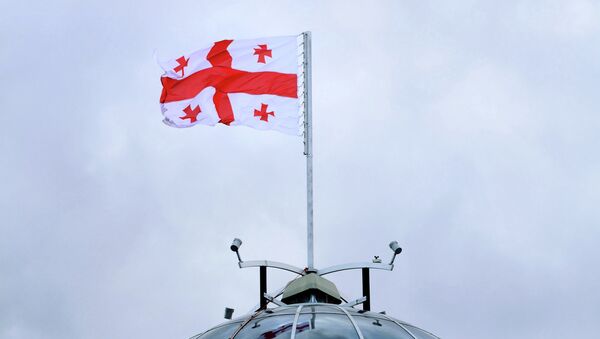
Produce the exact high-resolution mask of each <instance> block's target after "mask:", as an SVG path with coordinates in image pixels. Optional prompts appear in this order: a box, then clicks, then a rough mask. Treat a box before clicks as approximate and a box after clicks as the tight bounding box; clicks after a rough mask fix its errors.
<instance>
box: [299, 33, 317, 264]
mask: <svg viewBox="0 0 600 339" xmlns="http://www.w3.org/2000/svg"><path fill="white" fill-rule="evenodd" d="M302 35H303V42H304V44H303V46H304V155H306V244H307V251H306V254H307V264H308V268H309V269H314V255H313V253H314V243H313V240H314V236H313V162H312V157H313V154H312V88H311V87H312V86H311V80H312V65H311V34H310V31H308V32H304V33H302Z"/></svg>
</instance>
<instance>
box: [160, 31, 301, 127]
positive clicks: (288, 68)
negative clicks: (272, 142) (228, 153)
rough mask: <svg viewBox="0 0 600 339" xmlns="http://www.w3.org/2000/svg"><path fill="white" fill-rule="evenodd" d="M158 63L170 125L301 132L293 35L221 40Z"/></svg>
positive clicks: (164, 112) (166, 121) (295, 43)
mask: <svg viewBox="0 0 600 339" xmlns="http://www.w3.org/2000/svg"><path fill="white" fill-rule="evenodd" d="M159 64H160V66H161V67H162V69H163V70H164V71H165V73H164V74H163V75H162V77H161V82H162V85H163V90H162V94H161V96H160V104H161V109H162V113H163V116H164V120H163V121H164V122H165V123H166V124H167V125H169V126H173V127H190V126H194V125H197V124H202V125H209V126H214V125H216V124H217V123H222V124H225V125H228V126H236V125H243V126H249V127H253V128H256V129H261V130H271V129H272V130H277V131H280V132H283V133H287V134H293V135H299V134H300V126H301V125H300V103H299V100H298V73H299V66H298V42H297V37H296V36H286V37H271V38H262V39H252V40H222V41H218V42H215V43H214V44H213V45H212V46H210V47H208V48H205V49H201V50H198V51H196V52H193V53H190V54H185V55H178V56H176V57H175V58H174V59H172V60H169V61H165V62H160V61H159Z"/></svg>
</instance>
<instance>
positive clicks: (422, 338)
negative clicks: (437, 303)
mask: <svg viewBox="0 0 600 339" xmlns="http://www.w3.org/2000/svg"><path fill="white" fill-rule="evenodd" d="M403 325H404V326H405V327H406V328H408V330H409V331H410V332H411V333H412V334H414V335H415V337H417V338H418V339H438V338H437V337H436V336H434V335H433V334H431V333H429V332H425V331H423V330H422V329H420V328H417V327H414V326H410V325H406V324H403Z"/></svg>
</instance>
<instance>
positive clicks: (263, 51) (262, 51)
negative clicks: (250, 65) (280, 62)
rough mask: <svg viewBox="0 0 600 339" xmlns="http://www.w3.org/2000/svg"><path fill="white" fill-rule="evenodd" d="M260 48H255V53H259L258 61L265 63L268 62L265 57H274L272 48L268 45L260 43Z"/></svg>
mask: <svg viewBox="0 0 600 339" xmlns="http://www.w3.org/2000/svg"><path fill="white" fill-rule="evenodd" d="M258 47H259V48H255V49H254V55H258V60H257V61H256V62H260V63H263V64H266V63H267V61H266V60H265V57H269V58H272V56H271V50H270V49H267V45H266V44H264V45H258Z"/></svg>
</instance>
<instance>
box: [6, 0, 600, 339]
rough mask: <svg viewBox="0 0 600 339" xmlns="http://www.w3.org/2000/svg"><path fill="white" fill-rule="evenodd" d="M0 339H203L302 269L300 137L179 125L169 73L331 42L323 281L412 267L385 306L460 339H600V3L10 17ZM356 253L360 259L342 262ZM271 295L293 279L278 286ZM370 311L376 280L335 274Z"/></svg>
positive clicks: (324, 120)
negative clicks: (170, 110)
mask: <svg viewBox="0 0 600 339" xmlns="http://www.w3.org/2000/svg"><path fill="white" fill-rule="evenodd" d="M0 13H2V14H0V28H1V29H0V37H1V40H2V41H4V42H5V43H4V47H3V48H2V49H0V61H1V62H0V65H2V66H0V67H1V71H2V74H3V77H2V79H3V81H2V85H1V89H2V90H1V91H0V101H1V102H2V104H3V111H4V114H2V115H0V154H1V156H2V166H0V175H1V177H2V178H3V179H4V180H3V184H2V186H1V187H2V189H1V190H0V215H1V219H0V220H2V221H1V222H0V337H2V338H11V339H17V338H61V339H64V338H133V337H138V336H144V337H146V338H186V337H189V336H191V335H192V334H195V333H198V332H200V331H203V330H205V329H207V328H209V327H211V326H213V325H214V324H216V323H218V322H220V321H222V318H221V317H222V310H223V307H225V306H230V307H235V308H236V314H238V315H239V314H240V313H241V312H244V311H246V310H249V309H250V308H251V307H252V306H253V305H254V304H255V303H256V300H255V299H256V298H255V295H256V290H257V287H258V286H257V285H258V282H257V279H256V278H257V277H256V276H257V272H254V271H252V270H239V269H237V268H236V265H235V261H234V260H235V258H234V256H233V254H232V253H230V251H229V250H228V249H227V246H228V243H229V241H230V240H231V238H232V237H234V236H239V237H241V238H242V239H244V243H245V244H244V247H243V253H242V254H243V256H244V257H245V258H248V259H251V258H257V259H258V258H270V259H275V260H279V261H284V262H290V263H293V264H296V265H303V263H304V261H305V246H304V241H305V239H304V238H305V233H304V227H305V226H304V220H305V211H304V204H305V202H304V185H305V184H304V159H303V157H302V143H301V140H299V139H297V138H293V137H289V136H285V135H280V134H278V133H268V132H264V133H263V132H258V131H255V130H251V129H246V128H226V127H223V126H217V127H215V128H208V127H206V128H205V127H202V126H199V127H195V128H192V129H186V130H176V129H171V128H167V127H166V126H164V125H163V124H162V123H161V122H160V121H161V115H160V109H159V107H158V104H157V101H158V96H159V93H160V83H159V76H160V73H161V72H160V69H159V67H158V66H157V65H156V64H155V63H154V60H153V59H152V54H153V51H154V50H157V51H158V53H159V56H161V57H170V56H173V55H176V54H178V53H180V52H181V51H190V50H194V49H196V48H200V47H203V46H206V45H208V44H210V43H211V42H213V41H215V40H217V39H221V38H227V37H234V38H251V37H259V36H270V35H283V34H293V33H299V32H301V31H303V30H311V31H312V32H313V39H314V41H313V49H314V54H313V59H314V111H315V112H314V120H315V127H314V132H315V190H316V191H315V201H316V206H315V221H316V264H317V265H318V266H327V265H329V264H337V263H342V262H353V261H359V260H365V259H367V260H368V259H369V258H370V257H371V256H372V255H382V256H384V257H386V256H387V255H388V254H389V253H388V252H389V250H387V248H386V244H387V243H388V242H389V241H390V240H392V239H398V240H399V241H400V243H401V245H402V246H403V247H404V248H405V251H404V252H403V253H402V255H401V256H400V257H399V258H398V261H397V263H398V265H397V267H396V269H395V270H394V272H392V273H381V272H375V273H374V274H373V286H374V302H373V307H374V308H376V309H381V310H386V311H387V312H388V314H391V315H393V316H395V317H398V318H400V319H403V320H406V321H409V322H413V323H415V324H416V325H419V326H421V327H423V328H425V329H428V330H431V331H433V332H434V333H437V334H438V335H440V336H442V337H444V338H506V337H511V338H531V337H544V338H562V337H586V336H587V337H592V336H593V334H594V333H595V332H596V329H595V327H596V326H595V322H596V319H595V318H596V315H597V314H598V312H599V311H600V295H599V294H598V292H597V291H596V290H597V286H598V283H600V281H599V280H600V279H599V277H600V270H599V269H598V265H597V263H596V260H595V259H596V258H597V257H598V255H599V254H600V253H599V251H598V249H597V245H596V239H598V237H599V236H600V229H599V227H598V225H600V217H599V214H598V212H597V205H598V202H599V201H600V175H599V173H600V157H598V151H597V150H598V148H599V146H600V138H599V137H598V133H597V131H598V128H599V127H600V118H599V117H598V115H597V114H596V113H597V111H598V107H600V105H599V104H600V103H599V99H598V96H597V95H596V92H597V88H598V75H599V72H600V68H599V63H598V60H600V58H599V56H600V50H599V46H600V44H599V42H600V41H599V38H600V35H599V30H600V27H599V25H598V22H600V20H599V19H600V7H599V6H598V4H597V3H595V2H593V1H584V0H581V1H570V2H561V1H552V2H529V1H527V2H524V1H515V2H507V3H503V4H498V3H493V2H489V3H486V2H473V1H462V2H459V3H456V2H454V3H452V4H446V3H443V2H415V3H398V2H392V1H389V2H378V3H377V4H372V3H366V2H365V3H363V2H347V1H346V2H327V3H325V4H323V3H320V2H309V3H307V4H299V3H295V2H291V1H290V2H282V1H261V2H255V3H250V2H218V3H208V2H174V3H169V4H166V3H164V2H162V3H161V2H155V3H144V4H141V3H134V2H126V3H123V2H95V3H90V2H87V3H85V4H82V3H78V2H70V1H64V2H60V3H42V2H28V3H8V2H7V3H3V4H1V5H0ZM340 244H343V246H342V245H340ZM272 278H273V279H272V280H271V281H270V287H272V288H275V287H278V285H282V284H284V283H285V282H286V281H287V280H288V279H290V278H291V277H290V276H288V275H285V274H280V273H274V274H273V276H272ZM332 279H333V280H334V281H335V282H336V283H337V284H338V286H339V287H340V289H341V290H342V291H344V292H346V293H348V294H349V295H350V297H353V296H358V295H359V293H360V286H359V281H358V275H356V274H352V273H348V274H342V275H340V276H338V277H332Z"/></svg>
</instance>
